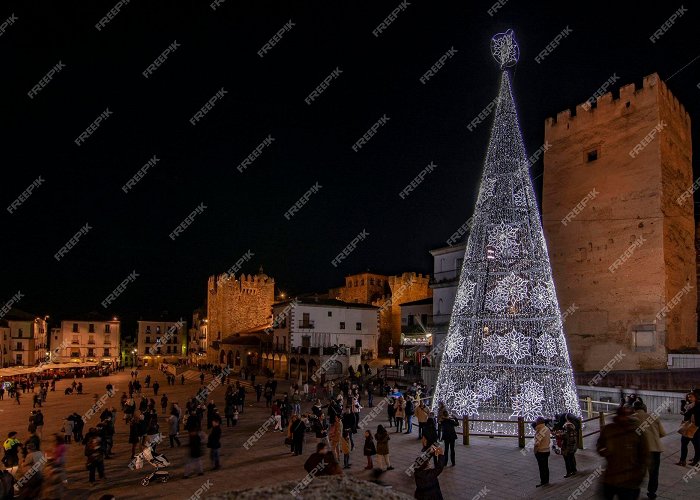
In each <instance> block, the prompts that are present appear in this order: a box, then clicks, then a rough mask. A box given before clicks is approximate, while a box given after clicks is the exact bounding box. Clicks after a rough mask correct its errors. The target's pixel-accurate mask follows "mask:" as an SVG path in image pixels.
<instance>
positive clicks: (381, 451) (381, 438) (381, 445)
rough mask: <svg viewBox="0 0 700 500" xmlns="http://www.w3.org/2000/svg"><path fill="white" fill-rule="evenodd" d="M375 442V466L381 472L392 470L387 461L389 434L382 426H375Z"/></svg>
mask: <svg viewBox="0 0 700 500" xmlns="http://www.w3.org/2000/svg"><path fill="white" fill-rule="evenodd" d="M374 439H376V440H377V466H378V467H379V469H381V470H382V471H387V470H393V469H394V468H393V467H392V466H391V461H390V460H389V439H391V438H390V437H389V433H388V432H387V431H386V429H384V426H383V425H381V424H380V425H378V426H377V433H376V434H375V435H374Z"/></svg>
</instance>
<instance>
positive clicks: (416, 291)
mask: <svg viewBox="0 0 700 500" xmlns="http://www.w3.org/2000/svg"><path fill="white" fill-rule="evenodd" d="M388 281H389V288H390V290H391V297H383V298H381V299H378V300H375V301H374V302H372V305H373V306H378V307H380V309H379V313H380V314H379V330H380V332H381V336H380V339H379V341H380V346H379V352H380V353H382V354H384V353H385V352H386V348H388V346H389V345H390V344H392V345H393V346H394V352H397V351H396V346H399V345H400V344H401V304H403V303H404V302H413V301H415V300H421V299H426V298H428V297H432V296H433V289H432V288H430V276H428V275H427V274H426V275H425V276H423V275H422V274H416V273H414V272H410V273H403V274H402V275H401V276H389V278H388ZM388 301H391V302H390V303H389V304H390V305H389V306H388V307H387V303H388ZM424 326H427V325H424ZM383 347H384V348H385V349H384V350H382V348H383Z"/></svg>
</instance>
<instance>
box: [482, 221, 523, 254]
mask: <svg viewBox="0 0 700 500" xmlns="http://www.w3.org/2000/svg"><path fill="white" fill-rule="evenodd" d="M517 238H518V227H517V225H515V224H506V223H505V222H501V223H500V224H498V225H497V226H494V227H493V228H491V231H490V232H489V246H492V247H494V248H495V249H496V250H498V253H499V255H500V256H501V257H505V258H508V257H517V256H518V255H520V243H519V242H518V239H517Z"/></svg>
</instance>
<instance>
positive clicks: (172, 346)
mask: <svg viewBox="0 0 700 500" xmlns="http://www.w3.org/2000/svg"><path fill="white" fill-rule="evenodd" d="M136 349H137V350H138V353H137V356H138V358H139V360H140V361H143V362H144V364H145V363H148V365H149V366H153V363H155V365H156V366H157V365H158V364H159V363H160V362H161V361H166V362H175V361H177V360H178V359H184V358H186V357H187V322H186V321H184V320H183V319H180V320H179V321H163V320H160V321H143V320H142V321H138V332H137V347H136Z"/></svg>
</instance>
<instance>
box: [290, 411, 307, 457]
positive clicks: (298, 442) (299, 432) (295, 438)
mask: <svg viewBox="0 0 700 500" xmlns="http://www.w3.org/2000/svg"><path fill="white" fill-rule="evenodd" d="M294 418H296V421H294ZM291 431H292V452H293V453H294V456H297V455H301V454H302V452H303V448H304V433H305V432H306V424H304V421H303V420H302V419H301V418H300V417H299V415H295V416H294V417H292V424H291Z"/></svg>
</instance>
